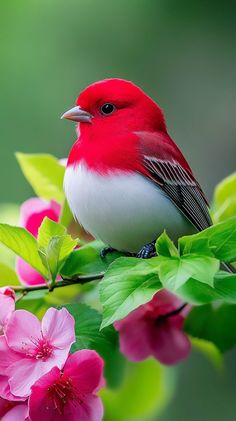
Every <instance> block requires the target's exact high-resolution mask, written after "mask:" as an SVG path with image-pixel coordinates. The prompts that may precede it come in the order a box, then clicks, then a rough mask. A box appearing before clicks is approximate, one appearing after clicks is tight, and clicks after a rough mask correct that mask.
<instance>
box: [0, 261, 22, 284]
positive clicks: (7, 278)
mask: <svg viewBox="0 0 236 421" xmlns="http://www.w3.org/2000/svg"><path fill="white" fill-rule="evenodd" d="M19 284H20V281H19V279H18V276H17V275H16V272H15V271H14V270H13V269H12V268H10V267H9V266H7V265H5V264H4V263H1V262H0V286H1V287H2V286H6V285H19Z"/></svg>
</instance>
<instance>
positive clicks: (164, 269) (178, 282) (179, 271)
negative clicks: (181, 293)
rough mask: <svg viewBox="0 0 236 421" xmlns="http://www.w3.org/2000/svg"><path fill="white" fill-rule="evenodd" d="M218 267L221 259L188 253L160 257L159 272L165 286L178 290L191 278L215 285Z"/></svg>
mask: <svg viewBox="0 0 236 421" xmlns="http://www.w3.org/2000/svg"><path fill="white" fill-rule="evenodd" d="M218 269H219V261H218V260H216V259H214V258H212V257H209V256H201V255H198V254H188V255H187V254H186V255H184V256H181V257H171V258H168V257H160V259H159V271H158V273H159V277H160V281H161V283H162V284H163V286H164V287H165V288H167V289H169V290H170V291H176V290H177V289H178V288H180V287H181V286H182V285H183V284H185V282H187V281H188V280H189V279H190V278H194V279H196V280H197V281H199V282H203V283H205V284H208V285H213V282H214V275H215V274H216V272H217V271H218Z"/></svg>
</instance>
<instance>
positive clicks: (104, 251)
mask: <svg viewBox="0 0 236 421" xmlns="http://www.w3.org/2000/svg"><path fill="white" fill-rule="evenodd" d="M113 251H116V250H115V249H113V248H112V247H104V248H103V249H102V250H101V251H100V256H101V258H102V259H105V257H106V255H107V254H109V253H113Z"/></svg>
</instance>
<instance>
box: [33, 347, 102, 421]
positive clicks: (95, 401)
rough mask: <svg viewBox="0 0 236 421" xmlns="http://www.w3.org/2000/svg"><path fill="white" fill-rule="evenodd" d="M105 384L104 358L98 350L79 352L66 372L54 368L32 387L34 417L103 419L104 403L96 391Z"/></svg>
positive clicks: (38, 419) (56, 420)
mask: <svg viewBox="0 0 236 421" xmlns="http://www.w3.org/2000/svg"><path fill="white" fill-rule="evenodd" d="M103 384H104V380H103V360H102V358H101V357H100V356H99V355H98V354H97V353H96V352H95V351H91V350H87V349H84V350H82V351H77V352H75V353H74V354H72V355H70V356H69V358H68V360H67V361H66V364H65V366H64V368H63V370H62V371H60V370H59V368H57V367H54V368H53V369H52V370H51V371H50V372H49V373H47V374H45V375H44V376H42V377H41V378H40V379H39V380H38V381H37V382H36V383H35V384H34V385H33V386H32V393H31V396H30V398H29V417H30V420H31V421H42V420H48V421H64V420H66V421H76V420H81V421H101V419H102V417H103V405H102V401H101V399H100V398H99V397H98V396H96V392H97V391H98V390H99V389H100V388H101V387H102V386H103Z"/></svg>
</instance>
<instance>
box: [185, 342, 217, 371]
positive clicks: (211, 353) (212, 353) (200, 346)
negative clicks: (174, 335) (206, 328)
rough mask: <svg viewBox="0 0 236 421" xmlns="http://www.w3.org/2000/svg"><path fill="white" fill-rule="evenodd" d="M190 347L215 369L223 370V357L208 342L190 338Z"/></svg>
mask: <svg viewBox="0 0 236 421" xmlns="http://www.w3.org/2000/svg"><path fill="white" fill-rule="evenodd" d="M190 340H191V343H192V346H193V347H194V348H195V349H196V350H197V351H199V352H201V353H202V354H203V355H205V356H206V357H207V359H208V360H209V361H210V362H211V363H212V364H213V366H214V367H215V368H216V369H217V370H220V371H222V369H223V368H224V359H223V355H222V353H221V352H220V350H219V349H218V348H217V347H216V346H215V345H214V344H213V343H212V342H209V341H206V340H205V339H198V338H191V337H190Z"/></svg>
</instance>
